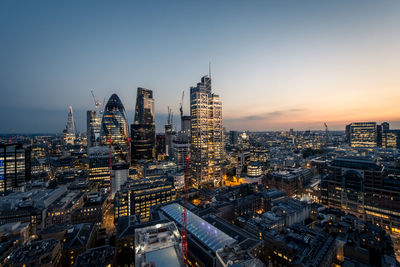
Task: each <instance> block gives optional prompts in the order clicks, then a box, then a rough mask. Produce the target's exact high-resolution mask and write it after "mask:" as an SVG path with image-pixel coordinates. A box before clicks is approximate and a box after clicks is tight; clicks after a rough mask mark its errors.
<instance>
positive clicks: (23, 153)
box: [0, 144, 31, 192]
mask: <svg viewBox="0 0 400 267" xmlns="http://www.w3.org/2000/svg"><path fill="white" fill-rule="evenodd" d="M30 180H31V150H30V149H29V148H24V147H23V146H22V144H0V192H4V191H7V190H13V189H15V188H17V187H19V186H21V185H22V184H23V183H25V182H26V181H30Z"/></svg>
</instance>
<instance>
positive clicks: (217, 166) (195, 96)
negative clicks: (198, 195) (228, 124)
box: [190, 76, 223, 188]
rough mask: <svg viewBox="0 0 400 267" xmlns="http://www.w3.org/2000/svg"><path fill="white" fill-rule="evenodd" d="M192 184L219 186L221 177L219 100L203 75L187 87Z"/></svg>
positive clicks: (220, 115)
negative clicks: (188, 94) (199, 79)
mask: <svg viewBox="0 0 400 267" xmlns="http://www.w3.org/2000/svg"><path fill="white" fill-rule="evenodd" d="M190 115H191V132H190V134H191V149H190V150H191V151H190V153H191V157H190V159H191V171H192V184H193V186H194V187H197V188H198V187H200V186H202V185H205V184H212V185H218V184H219V182H220V181H221V178H222V168H221V165H222V148H223V146H222V145H223V144H222V141H223V140H222V137H223V136H222V103H221V101H220V99H219V96H218V95H216V94H213V93H212V92H211V78H210V77H208V76H204V77H202V78H201V81H200V82H199V83H198V84H197V86H196V87H191V88H190Z"/></svg>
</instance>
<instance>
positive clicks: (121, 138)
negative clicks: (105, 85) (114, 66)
mask: <svg viewBox="0 0 400 267" xmlns="http://www.w3.org/2000/svg"><path fill="white" fill-rule="evenodd" d="M128 134H129V133H128V123H127V120H126V113H125V108H124V106H123V105H122V102H121V100H120V99H119V97H118V96H117V95H116V94H113V95H112V96H111V97H110V99H109V100H108V102H107V105H106V107H105V108H104V114H103V119H102V121H101V130H100V139H101V144H102V145H104V146H108V145H110V143H111V147H112V150H113V151H112V153H113V162H118V161H121V160H123V161H127V162H128V161H129V157H128V148H129V147H128Z"/></svg>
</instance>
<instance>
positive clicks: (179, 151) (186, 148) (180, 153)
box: [172, 131, 190, 170]
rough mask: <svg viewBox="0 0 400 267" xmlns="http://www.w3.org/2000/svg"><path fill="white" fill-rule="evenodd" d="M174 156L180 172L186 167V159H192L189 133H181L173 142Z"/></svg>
mask: <svg viewBox="0 0 400 267" xmlns="http://www.w3.org/2000/svg"><path fill="white" fill-rule="evenodd" d="M172 146H173V152H174V154H173V156H174V159H175V163H176V165H177V167H178V169H179V170H184V169H185V167H186V158H187V157H190V136H189V135H188V133H187V132H183V131H182V132H179V133H177V134H176V136H175V138H174V140H173V141H172Z"/></svg>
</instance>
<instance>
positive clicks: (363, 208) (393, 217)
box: [321, 157, 400, 233]
mask: <svg viewBox="0 0 400 267" xmlns="http://www.w3.org/2000/svg"><path fill="white" fill-rule="evenodd" d="M321 202H322V204H323V205H324V206H326V207H332V208H336V209H340V210H342V211H344V212H346V213H350V214H353V215H355V216H356V217H358V218H360V219H362V220H366V221H370V222H372V223H373V224H377V225H379V226H381V227H382V228H383V229H385V230H387V231H391V232H397V233H400V187H399V180H398V177H396V176H395V175H388V174H387V173H386V169H385V167H384V166H383V165H381V164H379V163H378V162H376V161H374V160H371V159H368V158H362V157H347V158H336V159H335V160H333V161H332V162H331V163H330V165H329V166H328V176H327V177H325V178H324V179H323V180H322V181H321Z"/></svg>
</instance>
